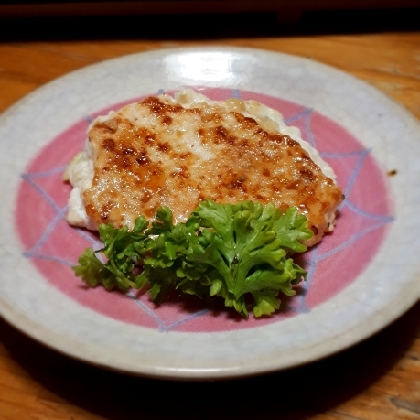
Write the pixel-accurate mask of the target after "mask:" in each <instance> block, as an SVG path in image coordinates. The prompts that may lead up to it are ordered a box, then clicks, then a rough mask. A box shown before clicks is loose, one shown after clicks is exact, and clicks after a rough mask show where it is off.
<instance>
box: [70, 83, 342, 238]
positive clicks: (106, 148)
mask: <svg viewBox="0 0 420 420" xmlns="http://www.w3.org/2000/svg"><path fill="white" fill-rule="evenodd" d="M290 134H292V135H294V137H295V138H294V139H293V138H292V137H291V135H290ZM298 139H299V140H300V141H297V140H298ZM315 161H316V162H315ZM69 172H70V182H71V183H72V185H73V187H74V189H73V191H72V194H71V197H72V198H71V199H70V212H69V216H68V220H69V222H70V223H72V224H76V225H79V226H80V225H81V226H85V227H88V228H90V229H96V228H97V226H98V225H99V224H100V223H112V224H113V225H114V226H115V227H122V226H124V225H126V226H128V227H129V228H133V226H134V221H135V219H136V218H137V217H138V216H139V215H145V216H146V217H148V218H152V217H153V216H154V215H155V212H156V209H157V208H158V207H159V206H161V205H166V206H168V207H169V208H170V209H171V210H172V211H173V214H174V218H175V221H184V220H185V219H186V218H187V217H188V215H189V214H190V213H191V212H192V211H193V210H194V209H195V208H196V207H197V205H198V203H199V201H200V200H204V199H212V200H214V201H217V202H219V203H235V202H237V201H239V200H248V199H251V200H256V201H260V202H262V203H263V204H267V203H269V202H273V203H274V204H275V205H276V206H277V207H279V208H281V209H282V210H285V209H287V208H288V207H291V206H294V207H297V209H298V210H299V211H300V212H301V213H303V214H305V215H306V217H307V218H308V222H309V227H310V228H311V229H312V230H313V232H314V234H315V236H314V238H313V239H311V241H310V243H309V245H313V244H314V243H316V242H318V241H319V240H320V239H321V238H322V236H323V234H324V232H325V231H328V230H332V228H333V225H334V219H335V212H336V210H337V207H338V205H339V204H340V202H341V201H342V199H343V194H342V192H341V190H340V188H339V187H338V186H337V184H336V182H335V180H334V179H333V178H334V174H333V172H332V169H331V168H330V167H329V166H328V165H327V164H326V163H325V162H323V161H322V160H321V159H320V158H319V156H318V155H317V153H316V151H315V150H314V149H312V148H311V147H310V146H309V145H308V144H307V143H306V142H304V141H303V140H301V139H300V134H299V130H297V129H296V128H287V127H286V126H285V125H284V123H283V120H282V117H281V115H280V114H279V113H277V112H276V111H273V110H271V109H269V108H267V107H266V106H264V105H261V104H258V103H256V102H253V101H241V100H237V99H231V100H228V101H225V102H212V101H210V100H209V99H208V98H206V97H204V96H203V95H201V94H197V93H194V92H191V91H186V92H181V93H179V94H178V95H177V96H176V100H175V99H173V98H171V97H169V96H166V95H161V96H159V97H149V98H147V99H145V100H143V101H141V102H137V103H133V104H130V105H126V106H124V107H123V108H122V109H121V110H119V111H117V112H114V113H110V114H109V115H108V116H105V117H100V118H98V119H96V120H95V121H94V122H93V124H92V125H91V127H90V130H89V132H88V140H87V145H86V149H85V151H84V152H83V154H82V155H81V156H80V157H79V160H78V161H77V162H76V163H74V164H73V165H72V167H71V168H70V171H69Z"/></svg>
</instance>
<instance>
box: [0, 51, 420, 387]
mask: <svg viewBox="0 0 420 420" xmlns="http://www.w3.org/2000/svg"><path fill="white" fill-rule="evenodd" d="M186 86H190V87H194V88H196V89H197V88H199V89H203V90H205V91H206V92H204V93H209V92H210V93H211V92H213V96H214V99H219V98H218V97H217V96H218V95H222V96H223V95H225V96H226V95H228V96H229V95H230V96H235V95H239V96H241V97H243V99H249V98H248V97H247V95H248V96H252V95H254V97H255V99H257V100H258V99H259V98H262V99H260V100H261V101H263V102H264V103H266V105H268V106H273V107H277V108H279V106H280V107H281V104H290V105H287V106H286V105H284V106H285V108H287V109H285V112H284V115H285V118H286V121H287V122H288V123H290V124H292V125H298V126H299V128H300V129H301V131H302V133H303V134H304V135H305V136H306V138H307V140H308V141H310V142H312V143H315V144H316V143H317V141H316V140H317V138H320V137H322V135H323V134H324V133H322V132H321V131H322V129H323V127H327V128H326V129H327V130H328V135H327V137H330V138H333V137H334V136H335V135H336V136H337V137H340V139H341V141H345V139H346V138H347V137H346V136H348V139H350V138H352V139H354V141H355V143H354V144H355V145H356V146H357V147H356V146H354V147H355V148H353V149H352V148H348V149H346V147H345V146H343V144H341V145H340V147H337V144H338V143H334V142H332V143H328V142H327V143H325V144H322V145H321V146H322V147H321V149H322V150H320V151H321V154H322V155H323V157H324V158H325V159H327V160H328V162H329V163H330V164H331V165H332V166H333V167H334V169H335V170H336V172H337V175H338V179H339V182H340V180H341V182H342V184H341V186H342V188H343V190H344V191H345V193H346V196H347V201H346V202H345V205H344V206H343V208H342V214H343V216H342V217H341V218H340V219H339V223H340V224H342V226H344V224H346V223H347V224H346V226H347V227H346V228H344V227H343V228H342V229H344V230H345V231H346V232H345V233H346V234H347V235H348V237H347V239H346V240H353V242H352V246H353V250H352V252H351V253H348V254H347V255H345V254H344V253H343V252H342V249H344V248H343V247H342V245H343V243H344V242H345V241H344V239H343V238H344V237H345V235H344V233H343V232H342V233H340V232H338V231H337V232H336V233H337V235H336V236H334V235H335V233H334V234H333V235H331V236H330V237H329V238H327V239H328V241H326V242H325V243H326V245H323V244H321V246H319V247H317V248H316V249H314V250H313V251H312V252H311V254H310V256H309V257H308V259H307V268H308V270H309V271H310V270H311V269H312V271H313V272H312V274H311V276H312V277H311V282H310V284H309V286H310V287H309V286H305V288H306V290H303V292H302V296H303V297H302V296H301V297H299V298H298V299H297V300H296V302H295V304H293V303H291V304H290V307H291V308H292V309H293V308H295V309H296V308H298V310H294V311H293V310H292V313H290V314H287V313H286V314H285V313H283V314H281V316H280V317H278V318H274V319H273V320H270V321H264V322H260V323H258V322H255V321H251V323H249V322H248V321H246V322H247V323H242V324H241V327H238V326H237V325H238V322H239V323H240V322H242V321H238V320H235V321H232V320H231V319H230V320H226V319H221V318H220V317H213V319H212V317H211V315H209V314H208V313H207V312H205V311H206V310H205V309H203V308H200V307H194V306H193V309H192V311H193V312H192V313H190V315H191V314H192V315H194V316H193V317H191V322H190V320H187V322H184V321H185V319H186V317H185V316H184V315H185V314H181V315H180V316H178V315H179V311H178V312H177V314H175V315H174V313H170V314H169V315H168V314H166V315H165V314H164V313H163V312H161V313H160V312H159V310H161V309H159V308H158V309H156V308H154V307H153V305H149V306H147V305H148V302H146V301H145V298H144V297H141V299H137V298H136V297H133V296H129V297H126V296H116V297H115V298H116V300H115V302H117V300H118V299H120V300H121V299H125V300H126V301H127V300H130V301H135V302H140V303H139V304H142V305H143V306H144V307H142V308H140V307H139V313H141V314H143V315H142V316H143V318H142V319H140V320H135V319H134V318H135V315H133V314H131V315H130V317H129V318H127V316H125V315H123V316H118V311H119V309H118V308H119V307H121V306H118V305H119V304H118V303H116V306H115V308H116V310H115V311H114V313H112V314H110V313H109V312H108V313H107V312H106V311H104V310H100V309H98V307H94V305H92V304H91V300H92V299H98V296H99V299H101V296H102V299H103V301H104V302H106V304H104V305H102V306H104V307H106V306H110V305H112V303H110V302H111V301H110V300H109V299H110V298H109V296H106V297H105V296H104V293H105V292H103V291H101V290H99V289H97V290H98V291H97V290H96V289H95V290H94V291H91V290H89V291H86V290H83V289H82V287H83V286H81V285H79V284H80V283H73V286H72V287H73V289H72V290H73V291H72V292H68V289H69V287H68V286H66V285H67V284H68V283H67V282H69V276H70V281H74V279H72V278H71V271H70V269H69V265H70V264H71V263H74V262H75V261H76V260H77V255H78V254H77V252H79V250H80V249H83V247H84V246H86V245H88V244H89V243H91V242H92V238H91V237H89V236H88V235H84V234H80V232H78V233H76V234H74V231H71V234H66V232H69V231H70V229H71V228H69V227H68V226H67V225H65V222H64V221H63V220H62V219H63V216H64V214H65V211H66V200H67V194H68V189H69V188H68V186H66V185H65V184H62V183H61V180H60V177H61V173H62V171H63V165H64V164H65V162H67V160H68V156H71V155H73V154H75V153H76V152H77V151H78V150H79V149H80V147H81V145H82V143H83V140H84V138H80V135H81V133H83V132H84V131H85V129H86V127H87V124H88V121H89V120H90V118H91V117H92V116H94V114H95V113H96V112H98V111H101V110H104V109H107V108H110V107H112V108H115V107H116V106H117V104H118V103H122V102H126V101H128V100H132V99H134V98H139V97H142V96H144V95H147V94H153V93H157V92H159V91H162V90H164V91H173V90H178V89H180V88H182V87H186ZM270 102H271V103H270ZM279 104H280V105H279ZM279 110H280V111H282V110H281V109H279ZM305 112H306V114H305ZM308 115H309V117H308ZM317 118H318V119H322V118H324V119H325V121H324V122H323V123H321V122H320V121H318V120H317ZM327 122H328V124H327ZM299 124H300V125H299ZM334 127H335V128H334ZM63 133H66V134H65V135H64V134H63ZM343 133H344V134H343ZM311 137H312V138H311ZM419 138H420V128H419V125H418V122H417V121H415V119H414V118H413V117H412V116H411V115H409V114H408V113H407V112H406V111H404V110H403V109H402V108H401V107H400V106H398V105H397V104H395V103H394V102H392V101H391V100H390V99H388V98H386V97H385V96H384V95H383V94H381V93H380V92H378V91H376V90H375V89H373V88H372V87H370V86H369V85H367V84H365V83H363V82H360V81H358V80H356V79H354V78H352V77H350V76H349V75H346V74H344V73H341V72H339V71H337V70H334V69H331V68H329V67H326V66H324V65H321V64H319V63H316V62H313V61H311V60H306V59H300V58H296V57H291V56H286V55H281V54H277V53H270V52H266V51H259V50H247V49H199V50H198V49H197V50H195V49H173V50H157V51H152V52H149V53H143V54H138V55H132V56H127V57H123V58H121V59H116V60H110V61H106V62H103V63H100V64H98V65H95V66H91V67H89V68H86V69H84V70H81V71H78V72H74V73H71V74H69V75H67V76H65V77H63V78H61V79H58V80H56V81H54V82H52V83H50V84H48V85H46V86H44V87H43V88H41V89H39V90H38V91H36V92H35V93H33V94H31V95H28V96H27V97H26V98H24V99H23V100H22V101H20V102H19V103H17V104H16V105H15V106H13V107H12V108H10V109H9V110H8V111H7V112H6V113H5V114H4V115H3V116H2V117H1V118H0V148H1V153H0V159H1V165H0V168H1V169H0V177H1V181H2V182H1V183H0V193H1V195H2V196H3V197H4V199H3V200H2V201H1V203H0V213H1V215H2V219H1V223H0V234H1V237H2V242H1V259H0V261H1V262H0V264H1V282H0V311H1V313H2V315H3V316H4V317H5V318H6V319H7V320H8V321H9V322H11V323H12V324H14V325H15V326H17V327H18V328H20V329H22V330H24V331H26V332H27V333H28V334H30V335H31V336H33V337H34V338H37V339H39V340H40V341H42V342H44V343H46V344H48V345H49V346H52V347H54V348H56V349H58V350H60V351H63V352H65V353H67V354H69V355H71V356H74V357H76V358H80V359H82V360H85V361H92V362H95V363H98V364H100V365H104V366H107V367H111V368H114V369H121V370H124V371H129V372H133V373H137V374H144V375H149V376H157V377H167V378H185V379H188V378H192V379H193V378H208V379H211V378H222V377H235V376H242V375H248V374H252V373H257V372H264V371H271V370H276V369H282V368H285V367H289V366H294V365H297V364H300V363H304V362H307V361H311V360H315V359H317V358H320V357H324V356H326V355H328V354H330V353H332V352H335V351H337V350H340V349H343V348H345V347H347V346H349V345H351V344H353V343H355V342H357V341H359V340H361V339H363V338H365V337H368V336H369V335H371V334H372V333H373V332H375V331H377V330H378V329H379V328H381V327H383V326H385V325H386V324H388V323H389V322H391V321H392V320H393V319H394V318H395V317H397V316H399V315H400V314H401V313H402V312H403V311H404V310H406V309H407V308H409V307H410V306H411V305H412V304H413V303H414V302H415V301H416V300H417V299H418V297H419V294H420V275H419V271H420V263H419V262H418V259H416V257H415V253H413V252H410V250H411V249H413V248H414V249H416V248H417V246H418V242H419V241H420V240H419V239H418V238H417V237H418V234H417V228H418V227H419V225H420V221H419V220H418V218H417V219H416V218H415V215H414V212H415V210H416V209H417V208H418V205H419V204H420V190H418V188H416V183H417V182H418V181H417V180H418V179H420V177H419V175H420V165H417V160H418V158H419V155H420V141H419ZM60 139H61V140H60ZM72 139H74V142H73V141H72ZM350 143H351V142H350V140H348V141H347V142H346V143H345V144H347V145H348V144H350ZM316 146H319V144H316ZM346 153H347V155H346V156H344V155H345V154H346ZM343 156H344V157H343ZM37 165H38V166H37ZM34 168H35V171H34V170H33V169H34ZM392 170H396V175H395V176H392V177H387V176H386V174H387V172H388V171H392ZM361 180H363V182H362V181H361ZM358 182H359V185H358ZM57 185H60V187H57ZM25 188H26V189H25ZM50 190H51V191H52V190H54V194H55V195H51V194H50V193H51V191H50ZM45 191H47V192H48V193H47V194H46V195H45V196H43V195H42V194H43V193H44V192H45ZM31 194H32V195H33V197H34V199H33V201H31V200H30V199H29V198H30V197H31ZM41 196H42V197H41ZM36 197H38V201H37V198H36ZM39 197H41V198H42V199H41V200H39ZM51 197H53V200H50V198H51ZM366 197H367V198H368V199H366ZM36 202H42V203H43V205H44V207H45V209H44V210H42V209H41V207H39V206H38V207H37V205H35V204H33V209H32V205H31V203H36ZM355 204H356V206H355ZM352 206H353V207H354V208H352ZM356 207H357V210H358V213H357V212H356V213H357V215H358V216H360V221H359V222H358V223H359V225H357V226H359V228H360V229H361V230H359V231H356V230H352V229H353V226H355V223H354V222H355V220H356V219H355V218H354V217H353V216H351V217H350V216H348V214H353V213H354V211H355V208H356ZM32 210H33V211H32ZM346 210H348V213H346ZM352 212H353V213H352ZM356 213H355V214H356ZM346 214H347V216H346ZM352 217H353V218H352ZM57 226H58V227H59V226H62V231H59V233H58V236H59V238H62V242H63V245H62V246H63V248H66V249H68V250H69V254H66V259H62V260H60V258H61V256H62V255H61V254H60V252H59V249H53V248H54V246H56V244H59V243H60V241H59V240H56V241H53V240H50V238H53V234H56V233H57V230H56V229H58V228H57ZM349 226H352V228H349ZM337 229H339V228H337ZM369 229H370V230H369ZM362 231H363V232H365V231H369V232H374V233H375V235H376V236H375V235H374V237H375V238H376V239H375V240H373V239H372V237H373V236H372V234H371V233H369V235H371V236H368V235H365V236H364V238H365V239H364V240H365V242H364V243H363V242H362V239H361V236H360V235H359V236H360V237H359V236H357V235H358V232H359V233H360V232H362ZM60 232H64V233H60ZM73 234H74V235H73ZM42 235H46V236H45V238H47V236H48V240H50V242H49V243H50V246H51V248H50V249H49V254H48V255H49V256H51V255H53V256H54V257H55V258H56V261H52V260H51V258H50V259H49V260H48V259H45V258H44V257H45V255H47V254H45V253H42V252H38V251H40V250H41V248H40V246H38V244H41V245H43V246H44V245H45V244H48V241H47V239H45V240H44V239H43V236H42ZM72 235H73V236H72ZM343 235H344V236H343ZM334 238H336V239H334ZM339 238H341V239H339ZM352 238H353V239H352ZM366 238H369V239H368V240H367V239H366ZM31 241H32V242H31ZM340 241H341V242H340ZM343 241H344V242H343ZM358 241H360V242H358ZM366 241H367V242H366ZM37 246H38V248H37ZM322 246H324V248H322ZM58 247H59V245H57V246H56V248H58ZM363 247H364V248H363ZM362 248H363V249H366V250H367V254H369V258H363V255H362V253H361V252H360V250H361V249H362ZM56 251H57V252H56ZM357 251H359V254H358V253H357ZM328 252H330V253H331V252H332V253H333V254H331V255H329V254H328V256H329V259H330V261H334V259H333V258H335V261H336V263H335V269H337V264H338V263H337V261H338V259H339V258H342V259H341V261H340V264H339V265H340V267H342V269H343V270H344V271H345V273H350V274H349V275H348V278H349V280H348V281H347V282H346V283H345V284H344V285H343V281H340V279H337V273H339V271H336V272H334V271H333V269H332V268H331V267H334V263H328V259H326V258H324V260H322V261H321V259H320V256H322V255H327V253H328ZM72 253H73V254H72ZM340 255H341V256H340ZM343 256H345V257H343ZM46 260H48V261H47V263H46V265H44V266H43V264H44V262H45V261H46ZM314 262H315V263H314ZM48 264H50V265H48ZM51 264H52V265H51ZM41 266H42V267H44V269H42V268H40V267H41ZM56 266H60V267H65V269H64V270H61V271H60V270H55V269H54V267H56ZM66 270H67V271H66ZM63 273H65V274H63ZM66 273H67V274H66ZM310 273H311V271H310ZM343 277H345V275H343ZM325 279H327V280H325ZM323 280H324V283H322V281H323ZM77 281H78V280H77V279H76V282H77ZM327 281H328V282H329V283H328V285H327V283H326V282H327ZM317 282H318V283H317ZM76 284H77V285H76ZM334 288H335V289H334ZM322 290H325V291H324V292H322ZM85 292H86V293H85ZM95 293H96V294H95ZM76 295H77V296H81V298H80V299H78V298H76V297H75V296H76ZM89 296H90V297H89ZM302 302H303V303H302ZM171 305H172V306H171V308H173V307H174V306H173V302H172V303H171ZM99 306H100V305H99ZM175 307H176V305H175ZM105 309H106V308H105ZM148 311H149V312H148ZM150 311H151V312H152V313H150ZM194 311H196V312H194ZM200 311H202V313H200ZM203 311H204V312H203ZM123 312H124V311H123ZM196 313H199V315H198V316H195V314H196ZM145 314H146V315H145ZM156 314H157V315H156ZM120 315H121V314H120ZM154 315H156V316H157V317H158V318H159V320H160V323H159V320H157V319H156V318H154ZM165 316H166V318H165ZM177 316H178V318H176V317H177ZM145 317H146V318H147V317H148V318H147V319H149V320H151V321H150V323H149V324H147V322H145V321H144V319H145ZM133 319H134V320H133ZM200 319H201V321H200ZM178 320H181V321H182V322H178ZM188 322H190V324H188ZM200 322H201V324H200ZM229 322H231V324H229ZM232 323H233V324H232ZM188 325H190V326H189V327H188ZM168 326H169V327H170V328H168ZM127 349H130V350H129V351H127ZM127 355H129V357H128V356H127Z"/></svg>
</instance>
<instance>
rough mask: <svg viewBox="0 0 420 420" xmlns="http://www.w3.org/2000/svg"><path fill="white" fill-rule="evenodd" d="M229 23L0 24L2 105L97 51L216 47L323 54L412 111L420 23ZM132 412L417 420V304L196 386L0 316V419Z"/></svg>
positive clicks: (55, 419) (419, 102)
mask: <svg viewBox="0 0 420 420" xmlns="http://www.w3.org/2000/svg"><path fill="white" fill-rule="evenodd" d="M1 23H2V22H1V21H0V24H1ZM3 23H4V22H3ZM9 23H10V22H9ZM20 24H21V25H22V26H24V25H25V23H24V22H23V23H22V22H20ZM1 28H3V29H1ZM230 29H231V28H230ZM230 29H229V30H226V31H224V32H223V33H221V34H220V36H215V35H214V34H213V35H212V36H211V38H210V37H207V36H206V34H205V33H203V32H199V33H197V34H189V36H181V37H178V36H177V33H176V32H174V33H170V31H166V32H165V33H163V34H161V35H160V36H155V35H153V36H147V33H146V32H147V31H140V33H139V34H138V35H137V36H130V37H127V36H124V37H119V36H118V33H114V34H109V33H107V35H106V36H94V35H92V34H91V36H84V35H80V33H79V34H76V35H75V34H73V35H74V36H73V35H72V34H69V33H66V34H64V35H63V33H61V34H60V33H59V34H58V35H57V33H48V31H44V33H43V36H38V37H37V36H36V34H35V35H34V36H31V35H30V34H29V35H28V32H25V35H22V34H21V33H18V32H19V31H18V29H15V31H16V32H15V33H14V34H13V33H8V34H6V33H5V32H1V31H2V30H4V26H3V27H2V26H0V112H2V111H4V110H6V109H7V108H8V107H9V106H11V105H12V104H13V103H15V102H16V101H18V100H19V99H20V98H22V97H23V96H24V95H26V94H27V93H29V92H31V91H33V90H35V89H36V88H38V87H39V86H41V85H43V84H44V83H46V82H48V81H50V80H53V79H55V78H57V77H59V76H61V75H64V74H66V73H68V72H69V71H72V70H76V69H79V68H82V67H84V66H87V65H89V64H93V63H96V62H99V61H100V60H104V59H108V58H113V57H118V56H121V55H124V54H130V53H135V52H141V51H147V50H150V49H155V48H162V47H177V46H180V47H186V46H210V45H211V46H220V45H223V46H235V47H253V48H264V49H268V50H272V51H281V52H286V53H290V54H295V55H298V56H303V57H310V58H313V59H315V60H319V61H321V62H323V63H326V64H329V65H331V66H333V67H336V68H338V69H342V70H344V71H347V72H349V73H350V74H352V75H354V76H356V77H358V78H360V79H362V80H365V81H367V82H368V83H370V84H372V85H373V86H375V87H376V88H378V89H379V90H381V91H383V92H384V93H386V94H387V95H389V96H390V97H391V98H393V99H394V100H395V101H397V102H398V103H400V104H401V105H402V106H404V107H405V108H406V109H407V110H409V111H410V112H412V113H413V114H414V115H415V116H416V117H417V118H419V119H420V30H419V29H420V28H417V29H416V28H414V30H412V31H401V30H398V31H394V30H392V28H391V30H387V31H382V30H381V31H369V32H370V33H364V32H357V31H352V32H353V33H350V34H341V35H340V34H334V33H327V34H326V33H324V34H322V33H315V34H313V33H312V34H305V33H304V32H305V31H303V32H299V31H297V32H296V31H295V30H291V31H290V33H287V31H286V33H285V32H284V31H283V30H281V31H279V33H278V34H276V31H268V32H267V31H263V32H262V33H257V34H255V33H251V34H250V35H248V36H247V34H246V33H245V34H243V32H242V33H241V36H235V33H232V30H230ZM10 30H11V31H12V30H13V28H12V29H10ZM233 32H235V31H233ZM251 32H252V31H251ZM46 34H47V35H46ZM103 34H104V32H103V31H102V35H103ZM419 141H420V138H419ZM396 147H398V145H396ZM2 240H4V239H2ZM407 252H415V250H414V251H413V250H408V251H407ZM0 278H1V277H0ZM40 304H41V305H42V302H40ZM129 355H130V349H127V357H130V356H129ZM140 418H142V419H165V418H183V419H228V418H229V419H232V420H233V419H267V420H271V419H286V420H301V419H317V420H332V419H340V420H362V419H363V420H391V419H404V420H405V419H407V420H414V419H420V303H418V304H417V305H416V306H415V307H414V308H412V309H411V310H409V311H408V312H407V313H406V314H405V315H404V316H403V317H402V318H401V319H398V320H396V321H395V322H394V323H393V324H392V325H390V326H388V327H387V328H385V329H384V330H382V331H381V332H379V333H378V334H376V335H375V336H373V337H371V338H369V339H368V340H365V341H364V342H362V343H359V344H357V345H355V346H354V347H352V348H350V349H348V350H345V351H343V352H341V353H339V354H337V355H334V356H332V357H329V358H328V359H325V360H322V361H318V362H316V363H311V364H309V365H307V366H303V367H299V368H296V369H292V370H288V371H285V372H277V373H271V374H268V375H263V376H260V377H255V378H248V379H242V380H235V381H226V382H221V383H218V382H215V383H198V384H194V383H176V382H165V381H155V380H150V379H144V378H137V377H131V376H128V375H125V374H123V373H118V372H112V371H106V370H102V369H99V368H96V367H94V366H90V365H87V364H84V363H81V362H78V361H75V360H72V359H69V358H67V357H66V356H63V355H61V354H59V353H57V352H55V351H54V350H51V349H48V348H46V347H44V346H43V345H41V344H38V343H37V342H35V341H33V340H31V339H29V338H27V337H26V336H25V335H24V334H22V333H20V332H18V331H17V330H15V329H14V328H13V327H12V326H9V325H8V324H7V323H6V322H4V321H3V320H1V319H0V420H12V419H13V420H15V419H30V420H62V419H68V420H70V419H72V420H79V419H80V420H81V419H83V420H94V419H95V420H98V419H112V420H118V419H129V420H131V419H140Z"/></svg>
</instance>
